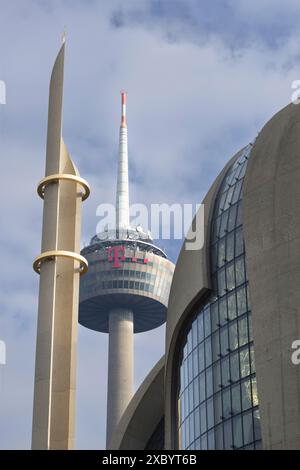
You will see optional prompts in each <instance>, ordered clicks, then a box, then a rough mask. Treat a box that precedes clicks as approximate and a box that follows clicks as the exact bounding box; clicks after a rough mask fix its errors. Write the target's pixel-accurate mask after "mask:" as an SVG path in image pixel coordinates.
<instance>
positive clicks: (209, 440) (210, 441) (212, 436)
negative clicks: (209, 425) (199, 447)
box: [207, 431, 215, 450]
mask: <svg viewBox="0 0 300 470" xmlns="http://www.w3.org/2000/svg"><path fill="white" fill-rule="evenodd" d="M207 443H208V446H207V448H208V450H214V449H215V434H214V432H213V431H209V433H207Z"/></svg>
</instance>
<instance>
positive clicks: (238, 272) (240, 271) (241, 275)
mask: <svg viewBox="0 0 300 470" xmlns="http://www.w3.org/2000/svg"><path fill="white" fill-rule="evenodd" d="M235 280H236V285H237V286H238V285H240V284H243V283H244V282H245V265H244V257H242V258H239V259H238V260H236V262H235Z"/></svg>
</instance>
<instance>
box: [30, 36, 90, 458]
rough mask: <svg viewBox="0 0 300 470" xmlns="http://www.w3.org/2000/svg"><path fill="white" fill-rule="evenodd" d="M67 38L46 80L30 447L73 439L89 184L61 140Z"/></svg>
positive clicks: (57, 445) (68, 443) (63, 445)
mask: <svg viewBox="0 0 300 470" xmlns="http://www.w3.org/2000/svg"><path fill="white" fill-rule="evenodd" d="M64 53H65V41H63V45H62V46H61V49H60V51H59V53H58V55H57V58H56V61H55V64H54V67H53V71H52V75H51V81H50V93H49V110H48V133H47V152H46V170H45V177H44V178H43V179H42V180H41V181H40V183H39V185H38V194H39V196H40V197H41V198H42V199H43V200H44V210H43V230H42V253H41V254H40V255H39V256H38V257H37V258H36V259H35V261H34V264H33V267H34V269H35V271H36V272H38V273H39V274H40V289H39V304H38V322H37V341H36V360H35V382H34V403H33V424H32V448H33V449H42V450H49V449H72V448H74V443H75V409H76V407H75V396H76V349H77V318H78V302H79V278H80V274H82V273H83V272H85V271H87V261H86V259H85V258H84V257H83V256H81V255H80V254H79V250H80V228H81V204H82V200H84V199H86V198H87V197H88V195H89V192H90V190H89V186H88V184H87V182H86V181H85V180H83V179H82V178H80V176H79V173H78V171H77V169H76V167H75V165H74V163H73V161H72V160H71V158H70V156H69V153H68V151H67V148H66V146H65V144H64V142H63V139H62V101H63V76H64Z"/></svg>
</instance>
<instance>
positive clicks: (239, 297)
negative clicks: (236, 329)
mask: <svg viewBox="0 0 300 470" xmlns="http://www.w3.org/2000/svg"><path fill="white" fill-rule="evenodd" d="M236 301H237V309H238V315H242V314H243V313H245V312H247V300H246V289H245V287H242V288H241V289H238V290H237V291H236Z"/></svg>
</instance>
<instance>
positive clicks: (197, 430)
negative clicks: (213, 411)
mask: <svg viewBox="0 0 300 470" xmlns="http://www.w3.org/2000/svg"><path fill="white" fill-rule="evenodd" d="M199 436H200V408H197V409H196V410H195V438H196V439H197V437H199Z"/></svg>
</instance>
